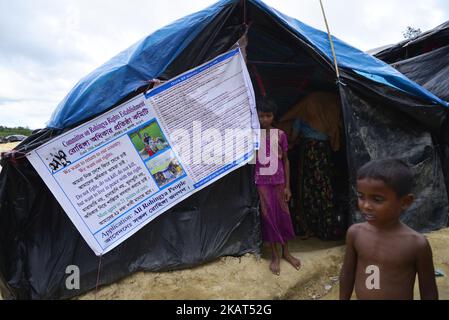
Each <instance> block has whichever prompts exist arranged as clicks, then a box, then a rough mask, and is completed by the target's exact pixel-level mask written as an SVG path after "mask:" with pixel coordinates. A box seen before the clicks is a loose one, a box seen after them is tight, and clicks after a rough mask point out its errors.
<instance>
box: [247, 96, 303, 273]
mask: <svg viewBox="0 0 449 320" xmlns="http://www.w3.org/2000/svg"><path fill="white" fill-rule="evenodd" d="M257 107H258V115H259V121H260V125H261V127H262V131H263V132H262V139H261V144H262V145H261V149H260V150H259V152H258V156H257V161H256V185H257V190H258V192H259V197H260V208H261V217H262V238H263V240H264V241H266V242H269V243H270V245H271V263H270V270H271V272H273V273H274V274H276V275H279V274H280V258H281V256H280V255H279V253H278V250H277V244H278V243H279V244H281V246H282V258H283V259H285V260H286V261H288V262H289V263H290V264H291V265H292V266H293V267H294V268H295V269H297V270H299V268H300V267H301V262H300V261H299V260H298V259H296V258H295V257H293V256H292V255H291V254H290V252H289V250H288V245H287V242H288V241H289V240H292V239H294V238H295V232H294V231H293V225H292V220H291V218H290V211H289V208H288V203H289V201H290V199H291V196H292V193H291V190H290V163H289V161H288V157H287V151H288V142H287V135H286V134H285V133H284V132H283V131H281V130H278V129H275V128H274V127H273V121H274V110H275V105H274V104H273V103H272V102H271V101H269V100H262V101H258V105H257ZM264 132H265V133H266V134H265V135H264V134H263V133H264Z"/></svg>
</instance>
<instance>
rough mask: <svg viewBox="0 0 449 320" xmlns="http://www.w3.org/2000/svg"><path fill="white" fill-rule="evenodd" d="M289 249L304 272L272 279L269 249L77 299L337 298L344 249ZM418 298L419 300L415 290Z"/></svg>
mask: <svg viewBox="0 0 449 320" xmlns="http://www.w3.org/2000/svg"><path fill="white" fill-rule="evenodd" d="M427 237H428V239H429V241H430V244H431V246H432V250H433V256H434V264H435V269H436V270H440V271H442V272H443V273H444V274H445V276H444V277H437V285H438V290H439V294H440V299H442V300H449V246H448V245H447V244H448V243H449V229H445V230H441V231H438V232H434V233H431V234H428V235H427ZM290 249H291V252H292V253H293V254H294V255H295V256H296V257H299V258H300V259H301V261H302V264H303V267H302V268H301V270H300V271H296V270H295V269H293V268H292V267H291V266H290V265H289V264H287V263H286V262H285V261H283V262H282V263H281V275H280V276H274V275H272V274H271V272H270V271H269V269H268V265H269V250H268V248H266V247H264V248H263V255H262V257H261V258H258V257H256V256H254V255H246V256H244V257H241V258H233V257H224V258H221V259H218V260H217V261H215V262H212V263H209V264H206V265H203V266H200V267H197V268H193V269H188V270H181V271H173V272H163V273H153V272H139V273H136V274H134V275H131V276H129V277H127V278H125V279H123V280H121V281H119V282H117V283H115V284H112V285H109V286H104V287H101V288H99V290H98V291H97V292H96V291H95V290H93V291H91V292H89V293H87V294H85V295H83V296H80V297H78V298H76V299H80V300H95V299H98V300H114V299H122V300H133V299H143V300H165V299H169V300H198V299H205V300H208V299H212V300H241V299H246V300H275V299H285V300H318V299H323V300H337V299H338V289H339V287H338V274H339V272H340V268H341V264H342V262H343V256H344V250H345V247H344V245H343V244H342V243H341V242H321V241H318V240H315V239H312V240H308V241H299V240H297V241H294V242H292V243H291V245H290ZM415 299H419V291H418V287H417V286H416V289H415ZM0 300H1V296H0Z"/></svg>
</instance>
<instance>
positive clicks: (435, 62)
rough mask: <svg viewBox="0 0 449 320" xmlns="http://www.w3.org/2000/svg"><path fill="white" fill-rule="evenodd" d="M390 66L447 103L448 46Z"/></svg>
mask: <svg viewBox="0 0 449 320" xmlns="http://www.w3.org/2000/svg"><path fill="white" fill-rule="evenodd" d="M448 38H449V35H448ZM448 42H449V39H448ZM392 66H393V67H394V68H396V69H397V70H399V71H400V72H401V73H403V74H404V75H406V76H407V77H408V78H410V79H412V80H413V81H415V82H416V83H418V84H420V85H421V86H423V87H424V88H426V89H427V90H429V91H431V92H432V93H434V94H435V95H436V96H438V97H440V98H441V99H443V100H446V101H449V45H448V46H445V47H442V48H439V49H437V50H434V51H431V52H429V53H425V54H422V55H419V56H417V57H414V58H411V59H406V60H402V61H399V62H396V63H394V64H392Z"/></svg>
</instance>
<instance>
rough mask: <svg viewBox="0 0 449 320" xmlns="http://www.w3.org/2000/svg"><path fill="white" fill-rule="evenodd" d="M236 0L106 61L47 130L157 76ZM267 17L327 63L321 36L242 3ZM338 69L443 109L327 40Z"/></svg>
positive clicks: (395, 75)
mask: <svg viewBox="0 0 449 320" xmlns="http://www.w3.org/2000/svg"><path fill="white" fill-rule="evenodd" d="M238 2H239V0H222V1H219V2H217V3H216V4H214V5H212V6H210V7H208V8H207V9H205V10H202V11H200V12H197V13H194V14H192V15H189V16H187V17H185V18H182V19H180V20H177V21H175V22H174V23H172V24H171V25H169V26H167V27H164V28H162V29H160V30H158V31H156V32H154V33H153V34H151V35H149V36H148V37H146V38H144V39H143V40H141V41H140V42H138V43H136V44H135V45H133V46H132V47H130V48H129V49H127V50H125V51H123V52H122V53H120V54H119V55H117V56H115V57H114V58H112V59H111V60H110V61H109V62H107V63H106V64H104V65H103V66H101V67H99V68H98V69H96V70H95V71H93V72H92V73H90V74H89V75H87V76H86V77H85V78H83V79H82V80H81V81H80V82H79V83H78V84H77V85H76V86H75V87H74V88H73V89H72V90H71V91H70V93H69V94H68V95H67V96H66V97H65V98H64V100H63V101H62V102H61V103H60V104H59V105H58V107H57V108H56V110H55V111H54V113H53V115H52V117H51V119H50V121H49V123H48V127H49V128H58V129H63V128H66V127H70V126H72V125H74V124H77V123H80V122H82V121H83V120H85V119H87V118H89V117H92V116H95V115H97V114H101V113H102V112H104V111H105V110H107V109H108V108H110V107H112V106H113V105H114V104H116V103H118V102H119V101H121V100H122V99H123V98H125V97H126V96H128V95H129V94H130V93H132V92H133V91H135V90H137V89H139V88H141V87H143V86H145V85H146V84H148V83H149V81H150V80H152V79H155V78H157V77H158V76H159V75H160V74H161V73H163V71H164V70H165V69H166V68H167V67H168V66H169V65H170V63H171V62H173V61H174V60H175V59H176V57H177V56H178V55H179V54H180V53H181V52H182V51H183V50H184V49H185V48H186V47H187V46H188V45H189V44H190V43H192V41H194V40H195V38H196V37H197V36H198V35H199V34H200V33H201V32H202V30H204V29H205V28H206V26H207V25H208V24H209V23H211V22H212V21H213V19H214V18H215V17H216V16H217V15H218V14H219V13H220V12H221V11H222V10H223V8H225V7H227V6H232V5H235V4H236V3H238ZM247 2H248V3H249V4H252V5H254V6H256V7H257V8H259V9H261V10H262V11H263V12H265V13H267V14H268V15H269V16H270V17H271V18H272V19H274V20H275V21H276V22H277V23H279V24H281V25H283V26H284V27H285V28H287V29H289V30H290V31H291V32H292V33H294V34H295V35H296V36H297V37H299V38H301V39H302V40H304V41H306V42H307V43H308V44H310V45H311V46H312V47H313V48H315V49H316V51H317V52H318V53H320V54H321V55H322V56H323V57H325V58H326V59H328V60H329V61H333V58H332V52H331V49H330V44H329V38H328V35H327V33H325V32H322V31H319V30H317V29H314V28H312V27H310V26H308V25H306V24H304V23H302V22H300V21H298V20H296V19H294V18H291V17H288V16H287V15H284V14H282V13H280V12H279V11H277V10H275V9H273V8H271V7H269V6H267V5H266V4H264V3H263V2H262V1H260V0H247ZM333 39H334V45H335V50H336V54H337V60H338V64H339V67H340V68H346V69H350V70H352V71H354V72H356V73H358V74H359V75H361V76H363V77H365V78H367V79H369V80H372V81H375V82H378V83H381V84H385V85H388V86H390V87H393V88H396V89H399V90H401V91H403V92H406V93H408V94H410V95H413V96H417V97H420V98H422V99H424V100H425V101H428V102H430V103H431V104H434V105H443V106H446V107H449V104H448V103H447V102H444V101H443V100H441V99H439V98H438V97H437V96H435V95H434V94H432V93H430V92H429V91H427V90H426V89H424V88H422V87H421V86H419V85H418V84H416V83H415V82H413V81H411V80H409V79H408V78H407V77H405V76H404V75H402V74H401V73H399V72H398V71H396V70H395V69H394V68H392V67H390V66H389V65H388V64H386V63H384V62H382V61H380V60H378V59H376V58H374V57H372V56H370V55H368V54H366V53H364V52H363V51H360V50H358V49H356V48H354V47H352V46H350V45H348V44H346V43H345V42H343V41H341V40H339V39H337V38H335V37H333Z"/></svg>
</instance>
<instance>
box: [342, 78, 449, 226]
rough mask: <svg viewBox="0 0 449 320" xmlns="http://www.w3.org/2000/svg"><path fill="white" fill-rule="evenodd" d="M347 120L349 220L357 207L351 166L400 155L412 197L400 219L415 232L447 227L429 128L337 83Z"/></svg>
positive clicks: (355, 216) (358, 219)
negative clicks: (411, 175)
mask: <svg viewBox="0 0 449 320" xmlns="http://www.w3.org/2000/svg"><path fill="white" fill-rule="evenodd" d="M340 94H341V98H342V105H343V114H344V121H345V126H346V136H347V137H348V138H347V150H348V151H347V156H348V162H349V168H350V169H349V171H350V172H349V175H350V180H351V183H350V185H351V186H352V187H351V190H350V193H351V194H352V195H351V196H350V199H351V208H352V209H351V211H352V218H353V222H361V221H362V217H361V215H360V213H359V212H358V210H357V201H356V199H357V196H356V190H355V186H356V172H357V169H358V168H360V167H361V166H362V165H364V164H365V163H366V162H368V161H370V160H371V159H379V158H399V159H402V160H405V161H406V162H407V163H408V164H409V165H410V166H411V168H412V170H413V173H414V177H415V187H414V189H413V193H414V194H415V197H416V198H415V201H414V203H413V205H412V206H411V208H410V209H409V210H408V211H407V212H405V213H404V214H403V216H402V221H403V222H404V223H406V224H407V225H408V226H410V227H412V228H413V229H415V230H417V231H420V232H428V231H433V230H438V229H441V228H443V227H446V225H447V221H448V199H447V193H446V186H445V183H444V177H443V175H442V168H441V163H440V158H439V154H438V152H437V149H436V148H435V147H434V145H433V142H432V137H431V134H430V133H429V131H427V130H424V129H423V127H421V126H419V125H417V123H416V122H415V121H413V120H411V119H408V117H407V116H405V115H404V114H403V113H401V112H399V111H398V110H395V109H393V108H387V107H386V106H385V105H383V104H381V103H377V102H375V100H371V99H367V98H364V97H362V96H360V95H358V94H357V93H356V92H355V91H353V90H352V89H351V88H350V87H348V86H341V87H340Z"/></svg>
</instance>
